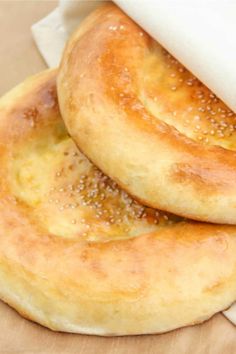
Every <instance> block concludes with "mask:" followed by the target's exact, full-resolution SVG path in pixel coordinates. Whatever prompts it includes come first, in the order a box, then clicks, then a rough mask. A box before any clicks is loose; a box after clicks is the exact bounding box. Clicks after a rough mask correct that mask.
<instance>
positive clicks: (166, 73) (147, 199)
mask: <svg viewBox="0 0 236 354" xmlns="http://www.w3.org/2000/svg"><path fill="white" fill-rule="evenodd" d="M167 30H168V29H167ZM212 65H214V63H212ZM58 93H59V102H60V108H61V112H62V116H63V119H64V121H65V124H66V126H67V129H68V131H69V132H70V134H71V136H72V138H73V139H74V140H75V142H76V144H77V145H78V146H79V148H80V149H81V150H82V151H83V152H84V154H85V155H86V156H87V157H88V158H89V159H90V160H91V161H93V163H94V164H95V165H96V166H98V167H99V168H100V169H101V170H102V171H103V172H104V173H106V174H107V175H108V176H110V177H111V178H112V179H113V180H115V181H116V182H117V183H118V184H119V185H120V186H121V187H122V188H123V189H125V190H126V191H128V192H129V193H130V194H131V195H133V196H134V197H135V198H136V199H137V200H139V201H142V203H143V204H145V205H149V206H151V207H154V208H158V209H162V210H166V211H169V212H172V213H174V214H177V215H182V216H184V217H188V218H192V219H195V220H201V221H211V222H216V223H229V224H235V223H236V153H235V148H236V144H235V141H236V135H235V130H236V129H235V128H236V125H235V123H236V116H235V114H234V113H233V112H232V111H230V110H229V109H228V108H227V107H226V106H225V105H224V104H223V103H222V102H221V101H220V100H219V99H218V98H217V97H216V96H215V95H214V94H213V93H212V92H210V91H209V90H208V89H207V88H206V87H205V86H203V85H202V84H201V83H200V82H199V81H198V80H197V79H196V78H195V77H194V76H193V75H192V74H191V73H190V72H188V71H187V70H186V69H185V68H184V67H183V66H182V65H180V63H179V62H177V61H176V60H175V59H174V58H173V57H172V56H171V55H170V54H168V53H167V52H166V51H165V50H164V49H163V48H162V47H161V46H160V45H159V44H158V43H157V42H155V41H154V40H153V39H152V38H151V37H149V36H148V35H147V34H146V33H145V32H143V30H142V29H141V28H140V27H139V26H138V25H137V24H135V23H134V22H133V21H132V20H131V19H130V18H129V17H128V16H127V15H125V14H124V13H123V12H122V11H121V10H119V9H118V8H117V7H116V6H114V5H107V6H105V7H101V8H99V9H98V10H97V11H95V12H94V13H92V14H91V15H90V16H89V17H88V19H87V20H85V22H84V23H83V24H82V25H81V27H79V29H78V30H77V31H76V32H75V34H74V35H73V36H72V38H71V39H70V40H69V43H68V45H67V47H66V50H65V52H64V56H63V59H62V63H61V66H60V72H59V78H58ZM91 142H92V143H91Z"/></svg>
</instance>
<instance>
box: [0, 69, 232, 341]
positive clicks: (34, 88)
mask: <svg viewBox="0 0 236 354" xmlns="http://www.w3.org/2000/svg"><path fill="white" fill-rule="evenodd" d="M55 80H56V72H55V71H46V72H44V73H41V74H39V75H36V76H34V77H32V78H30V79H28V80H26V81H25V82H24V83H23V84H21V85H20V86H18V87H17V88H16V89H14V90H13V91H11V92H10V93H9V94H7V95H6V96H5V97H3V98H2V99H1V101H0V164H1V170H0V298H1V299H2V300H4V301H5V302H7V303H8V304H10V305H11V306H12V307H14V308H15V309H16V310H17V311H18V312H20V313H21V314H22V315H23V316H24V317H27V318H29V319H31V320H33V321H36V322H38V323H40V324H42V325H44V326H46V327H49V328H51V329H53V330H59V331H67V332H75V333H88V334H98V335H128V334H143V333H158V332H165V331H169V330H172V329H174V328H177V327H181V326H186V325H190V324H191V325H192V324H195V323H198V322H202V321H204V320H206V319H207V318H209V317H211V316H212V315H213V314H215V313H216V312H218V311H221V310H223V309H225V308H227V307H228V306H229V305H230V304H231V303H232V302H233V301H234V300H235V298H236V257H235V254H236V228H235V227H232V226H216V225H210V224H209V225H207V224H201V223H195V222H190V221H186V220H184V219H180V218H178V217H176V216H174V215H171V214H165V213H163V212H158V211H157V210H154V209H150V208H147V207H144V206H142V205H140V204H139V203H137V202H136V201H134V200H133V199H132V198H131V197H130V196H129V195H128V194H127V193H126V192H124V191H122V190H121V189H119V188H118V186H117V185H116V183H115V182H113V181H112V180H110V179H109V178H108V177H107V176H105V175H104V174H103V173H102V172H100V171H99V170H98V169H97V168H96V167H95V166H94V165H92V164H91V163H90V162H89V161H88V160H87V158H86V157H85V156H84V155H82V153H81V152H80V151H79V150H78V149H77V147H76V145H75V144H74V142H73V141H72V139H71V138H70V137H69V135H68V133H67V131H66V129H65V127H64V123H63V121H62V118H61V116H60V113H59V109H58V103H57V96H56V87H55Z"/></svg>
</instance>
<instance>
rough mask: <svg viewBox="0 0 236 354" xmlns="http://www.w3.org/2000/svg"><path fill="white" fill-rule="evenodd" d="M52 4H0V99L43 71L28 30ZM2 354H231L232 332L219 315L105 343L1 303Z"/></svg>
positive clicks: (235, 349) (235, 344)
mask: <svg viewBox="0 0 236 354" xmlns="http://www.w3.org/2000/svg"><path fill="white" fill-rule="evenodd" d="M56 5H57V3H56V2H55V1H0V43H1V46H0V74H1V75H0V77H1V80H0V94H2V93H4V92H6V91H7V90H8V89H10V88H11V87H13V86H14V85H16V84H17V83H19V82H20V81H21V80H23V79H24V78H25V77H27V76H28V75H32V74H34V73H36V72H38V71H40V70H43V69H44V68H46V65H45V63H44V61H43V59H42V58H41V57H40V55H39V53H38V51H37V48H36V46H35V44H34V42H33V39H32V36H31V33H30V26H31V24H32V23H34V22H36V21H37V20H39V19H40V18H42V17H43V16H45V15H46V14H47V13H48V12H50V11H51V10H52V9H53V8H54V7H55V6H56ZM0 353H1V354H2V353H4V354H6V353H8V354H13V353H27V354H31V353H42V354H49V353H50V354H54V353H55V354H56V353H57V354H60V353H63V354H64V353H76V354H77V353H79V354H107V353H108V354H111V353H112V354H139V353H140V354H166V353H168V354H172V353H173V354H189V353H191V354H223V353H225V354H231V353H232V354H233V353H236V328H235V327H234V326H233V325H232V324H231V323H230V322H229V321H228V320H226V319H225V318H224V316H223V315H221V314H218V315H216V316H214V317H213V318H212V319H211V320H209V321H207V322H206V323H204V324H202V325H198V326H194V327H187V328H182V329H180V330H176V331H173V332H171V333H167V334H162V335H149V336H136V337H135V336H133V337H116V338H103V337H96V336H85V335H75V334H63V333H54V332H52V331H50V330H47V329H45V328H43V327H41V326H39V325H37V324H34V323H32V322H30V321H27V320H25V319H23V318H21V317H20V316H19V315H18V314H17V313H16V312H15V311H14V310H12V309H11V308H10V307H8V306H7V305H5V304H4V303H2V302H0Z"/></svg>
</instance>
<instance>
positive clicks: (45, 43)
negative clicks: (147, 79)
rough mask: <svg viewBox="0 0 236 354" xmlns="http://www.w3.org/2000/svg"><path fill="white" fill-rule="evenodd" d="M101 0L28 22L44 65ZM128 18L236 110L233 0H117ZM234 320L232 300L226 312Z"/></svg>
mask: <svg viewBox="0 0 236 354" xmlns="http://www.w3.org/2000/svg"><path fill="white" fill-rule="evenodd" d="M102 2H104V1H99V0H97V1H95V0H94V1H86V0H78V1H74V0H60V2H59V6H58V7H57V8H56V9H55V10H54V11H53V12H52V13H51V14H49V15H48V16H47V17H45V18H44V19H42V20H41V21H40V22H38V23H36V24H34V25H33V26H32V33H33V36H34V39H35V41H36V44H37V46H38V48H39V50H40V52H41V54H42V56H43V57H44V59H45V61H46V63H47V64H48V65H49V66H50V67H51V66H57V65H58V64H59V62H60V58H61V53H62V50H63V48H64V45H65V42H66V40H67V38H68V36H69V35H70V33H71V32H72V31H73V30H74V29H75V28H76V27H77V26H78V25H79V23H80V22H81V20H82V19H83V18H84V17H85V16H87V15H88V14H89V12H91V11H92V10H93V9H94V8H96V7H97V6H99V5H100V4H101V3H102ZM115 2H116V3H117V5H119V6H120V7H121V8H122V9H123V10H124V11H125V12H126V13H127V14H128V15H129V16H130V17H132V18H133V19H134V20H135V21H136V22H137V23H138V24H139V25H141V26H142V27H143V28H144V29H145V30H146V31H147V32H148V33H149V34H150V35H151V36H153V37H154V38H155V39H156V40H157V41H158V42H160V43H161V44H162V45H163V46H164V47H165V48H166V49H167V50H168V51H169V52H170V53H171V54H172V55H173V56H174V57H176V58H177V59H178V60H179V61H180V62H181V63H182V64H183V65H185V66H186V67H187V68H188V69H189V70H190V71H191V72H192V73H193V74H195V75H196V76H197V77H198V78H199V79H200V80H201V81H202V82H203V83H204V84H205V85H206V86H208V87H209V88H210V89H211V90H212V91H213V92H214V93H215V94H216V95H217V96H219V97H220V98H221V99H222V100H223V101H224V102H225V103H226V104H227V105H228V106H229V107H230V108H231V109H232V110H234V111H235V112H236V1H235V0H164V1H163V0H115ZM224 314H225V316H227V317H228V318H229V319H230V320H231V321H232V322H233V323H235V324H236V304H235V305H234V306H232V307H231V308H230V309H229V310H227V311H225V312H224Z"/></svg>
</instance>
